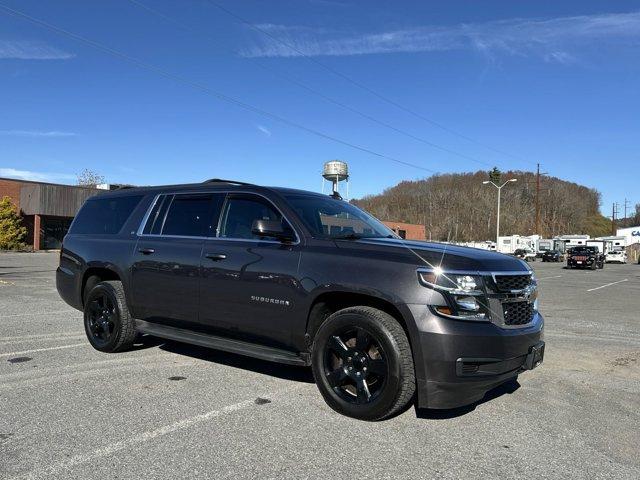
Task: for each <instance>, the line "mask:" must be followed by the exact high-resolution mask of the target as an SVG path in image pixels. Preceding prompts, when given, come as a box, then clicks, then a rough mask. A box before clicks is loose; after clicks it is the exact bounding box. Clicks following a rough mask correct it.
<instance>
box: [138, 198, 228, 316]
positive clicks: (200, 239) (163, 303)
mask: <svg viewBox="0 0 640 480" xmlns="http://www.w3.org/2000/svg"><path fill="white" fill-rule="evenodd" d="M223 199H224V195H222V194H213V193H194V194H182V193H177V194H171V195H160V196H158V197H157V199H156V201H155V204H154V206H153V207H152V209H151V210H150V212H149V214H148V215H147V217H146V221H145V223H144V225H143V226H142V227H141V231H140V232H139V237H138V242H137V245H136V249H135V252H134V259H133V262H132V268H131V283H132V304H133V307H134V312H135V315H136V317H137V318H139V319H142V320H146V321H151V322H158V323H163V324H167V325H172V326H178V327H183V328H184V327H190V326H195V325H197V322H198V301H199V286H200V256H201V253H202V247H203V244H204V240H205V238H206V236H207V235H209V234H210V232H211V231H213V230H215V227H214V225H215V224H216V223H217V218H218V213H219V209H220V206H221V204H222V200H223ZM216 210H217V211H216Z"/></svg>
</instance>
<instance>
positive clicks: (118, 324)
mask: <svg viewBox="0 0 640 480" xmlns="http://www.w3.org/2000/svg"><path fill="white" fill-rule="evenodd" d="M103 293H104V294H106V295H108V296H109V298H110V299H111V301H112V302H113V304H114V305H115V312H116V318H115V322H114V323H115V329H114V332H113V335H112V336H111V338H110V339H109V341H108V342H107V343H106V344H104V345H98V344H96V343H95V340H94V338H93V335H92V334H91V330H90V329H89V308H88V306H89V304H90V303H91V301H92V300H93V299H94V298H95V297H96V296H98V295H100V294H103ZM84 331H85V333H86V335H87V339H88V340H89V343H90V344H91V346H92V347H93V348H95V349H96V350H99V351H101V352H112V351H114V349H115V347H116V346H117V345H118V341H119V339H120V335H121V333H122V306H121V305H120V302H119V301H118V296H117V295H116V291H115V289H114V288H113V286H112V285H110V284H109V283H107V282H101V283H98V284H97V285H96V286H95V287H93V288H92V289H91V291H90V292H89V294H88V295H87V299H86V301H85V303H84Z"/></svg>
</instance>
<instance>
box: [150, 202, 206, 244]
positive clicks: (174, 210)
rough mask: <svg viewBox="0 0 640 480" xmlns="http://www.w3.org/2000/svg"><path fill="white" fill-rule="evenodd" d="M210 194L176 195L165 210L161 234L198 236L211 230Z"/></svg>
mask: <svg viewBox="0 0 640 480" xmlns="http://www.w3.org/2000/svg"><path fill="white" fill-rule="evenodd" d="M210 211H211V195H176V196H175V197H173V201H172V202H171V205H170V206H169V209H168V211H167V218H165V220H164V226H163V227H162V235H185V236H189V237H200V236H203V235H206V234H207V233H208V232H209V231H210V230H211V224H212V221H211V220H212V219H211V216H210V215H209V212H210Z"/></svg>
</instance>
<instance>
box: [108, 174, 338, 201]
mask: <svg viewBox="0 0 640 480" xmlns="http://www.w3.org/2000/svg"><path fill="white" fill-rule="evenodd" d="M215 191H224V192H233V191H241V192H257V193H266V192H274V193H276V194H280V195H282V196H286V195H293V194H295V195H305V196H314V197H323V198H326V197H327V196H328V195H325V194H322V193H318V192H311V191H308V190H300V189H295V188H287V187H268V186H262V185H254V184H250V183H244V182H235V181H230V180H216V179H213V180H208V181H205V182H202V183H181V184H170V185H150V186H141V187H125V188H120V189H117V190H105V191H104V192H103V193H100V194H99V195H100V196H101V197H102V196H114V197H120V196H128V195H140V194H145V195H146V194H150V193H152V194H153V193H156V194H157V193H165V192H167V193H168V192H171V193H179V192H215Z"/></svg>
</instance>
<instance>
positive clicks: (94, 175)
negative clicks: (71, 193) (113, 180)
mask: <svg viewBox="0 0 640 480" xmlns="http://www.w3.org/2000/svg"><path fill="white" fill-rule="evenodd" d="M76 177H77V178H78V185H82V186H83V187H95V186H97V185H100V184H101V183H105V182H104V176H103V175H100V174H99V173H98V172H95V171H93V170H89V169H88V168H85V169H84V170H82V172H80V173H79V174H77V175H76Z"/></svg>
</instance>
